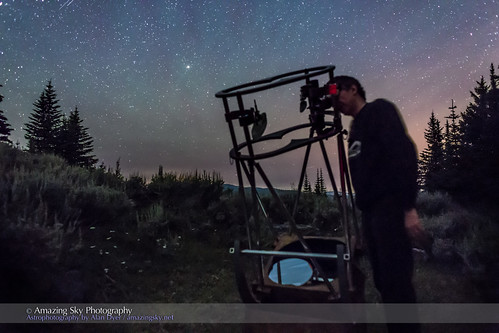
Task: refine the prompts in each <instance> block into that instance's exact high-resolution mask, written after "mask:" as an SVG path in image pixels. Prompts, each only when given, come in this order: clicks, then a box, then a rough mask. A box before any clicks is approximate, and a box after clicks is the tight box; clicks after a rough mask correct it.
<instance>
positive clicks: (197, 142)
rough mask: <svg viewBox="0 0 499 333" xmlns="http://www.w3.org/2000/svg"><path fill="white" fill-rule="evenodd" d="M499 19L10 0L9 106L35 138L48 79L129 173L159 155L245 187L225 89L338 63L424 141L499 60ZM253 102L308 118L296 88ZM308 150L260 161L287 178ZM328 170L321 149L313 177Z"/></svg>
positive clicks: (97, 148) (364, 5)
mask: <svg viewBox="0 0 499 333" xmlns="http://www.w3.org/2000/svg"><path fill="white" fill-rule="evenodd" d="M498 15H499V2H498V1H491V0H487V1H483V0H482V1H414V0H407V1H403V0H401V1H374V0H373V1H367V0H364V1H361V0H359V1H347V0H343V1H325V0H324V1H291V0H289V1H277V0H275V1H263V0H261V1H257V0H255V1H235V0H227V1H203V0H194V1H188V0H182V1H154V0H142V1H139V0H135V1H131V0H119V1H118V0H105V1H104V0H60V1H56V0H45V1H43V0H38V1H35V0H24V1H22V0H15V1H14V0H3V1H2V0H0V84H3V88H1V90H0V93H1V94H2V95H4V97H5V99H4V101H3V102H2V103H1V104H0V109H2V110H4V114H5V116H6V117H7V118H8V121H9V123H10V124H11V125H12V127H13V128H14V131H13V132H12V134H11V139H12V141H14V142H16V141H19V142H20V144H21V145H22V146H25V145H26V141H25V139H24V134H25V131H24V130H23V129H22V128H23V126H24V124H25V123H26V122H28V116H29V114H30V113H31V112H32V109H33V105H32V104H33V102H35V101H36V100H37V99H38V98H39V96H40V94H41V92H42V91H43V89H44V88H45V86H46V84H47V82H48V80H52V84H53V85H54V88H55V90H56V93H57V97H58V98H59V99H60V102H59V104H60V105H61V110H62V111H63V112H64V113H66V114H69V112H70V111H71V110H72V109H74V107H75V106H77V107H78V110H79V111H80V114H81V117H82V118H83V119H84V125H85V126H86V127H88V128H89V134H90V135H91V136H92V137H93V138H94V139H95V142H94V153H95V154H96V156H97V158H99V164H100V163H101V162H104V163H105V164H106V165H107V166H111V167H114V166H115V163H116V161H117V160H118V159H120V161H121V168H122V171H123V173H124V174H125V175H129V174H130V173H138V174H140V175H143V176H146V177H148V178H150V176H151V175H152V174H153V173H155V172H157V169H158V166H159V165H163V167H164V169H165V170H167V171H174V172H189V171H194V170H196V169H198V170H206V171H209V172H211V171H213V170H215V171H218V172H220V173H221V174H222V177H223V178H224V180H225V182H226V183H235V182H236V177H235V166H234V165H231V164H230V160H229V156H228V152H229V149H230V148H231V142H230V137H229V132H228V127H227V125H226V123H225V120H224V117H223V108H222V101H221V99H218V98H215V93H216V92H218V91H220V90H222V89H226V88H229V87H232V86H235V85H238V84H242V83H246V82H250V81H254V80H258V79H263V78H266V77H270V76H274V75H277V74H282V73H285V72H289V71H293V70H300V69H303V68H308V67H315V66H323V65H335V66H336V71H335V74H336V75H351V76H355V77H357V78H358V79H359V80H360V81H361V83H362V84H363V85H364V87H365V89H366V91H367V98H368V100H373V99H376V98H381V97H382V98H387V99H389V100H391V101H393V102H394V103H396V104H397V106H398V107H399V109H400V111H401V114H402V115H403V117H404V119H405V122H406V125H407V127H408V130H409V133H410V135H411V136H412V138H413V139H414V141H415V142H416V144H417V146H418V149H419V151H421V150H423V149H424V148H425V141H424V137H423V133H424V130H425V128H426V127H427V122H428V120H429V116H430V114H431V112H432V110H434V111H435V113H436V114H437V115H438V117H439V118H440V120H441V121H442V122H443V121H445V119H444V116H447V115H448V112H449V109H448V107H449V106H450V105H451V99H454V100H455V104H456V105H457V109H456V111H457V112H458V113H459V112H462V111H464V109H465V107H466V105H467V104H468V103H469V102H470V99H469V91H470V90H472V89H473V88H474V87H475V85H476V84H475V81H477V80H479V79H480V76H481V75H484V76H485V78H486V80H487V81H488V79H489V78H488V74H489V66H490V63H491V62H494V63H495V65H496V66H497V65H499V42H498V39H499V16H498ZM496 68H497V67H496ZM321 83H325V82H321ZM255 98H256V99H257V102H258V106H259V108H260V110H261V111H264V112H266V113H267V116H268V119H269V127H268V132H269V131H272V130H274V129H279V128H284V127H287V126H290V125H294V124H299V123H303V122H307V121H308V120H307V115H306V114H305V113H303V114H300V113H299V85H292V86H290V87H281V88H279V89H275V90H272V91H269V92H267V93H263V94H259V95H258V96H256V97H255ZM251 104H252V100H251ZM248 106H251V105H248ZM344 124H345V125H346V126H347V127H348V120H347V119H346V118H345V119H344ZM268 132H266V133H268ZM331 146H334V145H332V144H331ZM303 152H304V151H303V150H300V151H297V152H293V153H290V154H286V155H283V156H281V157H279V158H277V159H274V160H265V161H262V166H263V167H264V168H266V169H267V170H268V173H269V176H270V177H271V180H272V181H273V183H274V184H276V185H278V186H281V187H289V186H290V185H291V184H297V182H298V178H297V176H298V174H297V171H296V167H299V166H300V165H301V163H302V156H303ZM331 156H332V157H334V154H332V155H331ZM322 167H323V165H321V163H320V160H319V159H318V158H317V152H315V151H314V157H313V158H312V161H311V163H310V164H309V168H308V171H307V173H308V176H309V178H311V179H315V173H316V170H317V168H322Z"/></svg>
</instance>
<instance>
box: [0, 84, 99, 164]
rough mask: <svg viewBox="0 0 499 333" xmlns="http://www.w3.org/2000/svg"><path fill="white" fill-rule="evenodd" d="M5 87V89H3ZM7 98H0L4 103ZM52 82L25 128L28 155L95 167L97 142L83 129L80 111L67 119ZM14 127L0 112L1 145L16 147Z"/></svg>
mask: <svg viewBox="0 0 499 333" xmlns="http://www.w3.org/2000/svg"><path fill="white" fill-rule="evenodd" d="M0 87H1V85H0ZM2 100H3V96H2V95H0V102H1V101H2ZM58 103H59V100H58V99H57V94H56V92H55V89H54V86H53V85H52V81H48V83H47V85H46V87H45V89H44V90H43V92H42V93H41V95H40V97H39V98H38V100H36V101H35V102H34V103H33V106H34V109H33V112H32V113H31V114H30V116H29V121H28V123H26V124H25V130H26V134H25V135H24V137H25V138H26V140H27V141H28V151H29V152H31V153H47V154H54V155H58V156H61V157H62V158H64V159H65V160H66V161H67V162H68V163H69V164H70V165H75V166H81V167H93V166H94V165H95V163H97V159H96V158H95V155H93V154H92V151H93V139H92V137H91V136H90V135H89V134H88V128H87V127H84V126H83V120H82V119H81V117H80V112H79V111H78V107H75V109H74V110H73V111H71V112H70V113H69V116H66V115H64V114H63V113H62V112H61V111H60V105H59V104H58ZM11 132H12V127H11V126H10V124H9V123H8V121H7V118H6V117H5V116H4V114H3V111H2V110H0V142H2V141H3V142H7V143H9V144H12V141H11V140H10V139H9V135H10V133H11Z"/></svg>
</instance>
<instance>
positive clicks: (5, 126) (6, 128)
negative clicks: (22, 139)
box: [0, 84, 12, 144]
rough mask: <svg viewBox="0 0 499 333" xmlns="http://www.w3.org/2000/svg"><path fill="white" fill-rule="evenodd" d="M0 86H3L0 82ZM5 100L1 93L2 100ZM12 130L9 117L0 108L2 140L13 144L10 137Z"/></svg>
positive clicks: (0, 133)
mask: <svg viewBox="0 0 499 333" xmlns="http://www.w3.org/2000/svg"><path fill="white" fill-rule="evenodd" d="M0 87H3V86H2V85H1V84H0ZM2 101H3V96H2V95H1V94H0V102H2ZM10 132H12V127H11V126H10V124H9V123H8V122H7V117H5V116H4V114H3V110H0V142H7V143H10V144H12V141H10V139H9V135H10Z"/></svg>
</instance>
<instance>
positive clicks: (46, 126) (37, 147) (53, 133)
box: [24, 81, 61, 154]
mask: <svg viewBox="0 0 499 333" xmlns="http://www.w3.org/2000/svg"><path fill="white" fill-rule="evenodd" d="M58 102H59V100H57V94H56V93H55V90H54V87H53V86H52V81H49V82H48V84H47V86H46V87H45V90H44V91H43V92H42V93H41V95H40V98H39V99H38V100H37V101H36V102H35V103H33V106H34V107H35V108H34V109H33V113H32V114H31V115H30V116H29V122H28V123H27V124H26V126H25V127H26V134H25V136H24V137H25V138H26V139H27V140H28V150H29V151H30V152H33V153H53V154H60V142H59V137H60V136H59V134H60V133H59V131H60V129H61V112H60V111H59V108H60V106H59V105H58V104H57V103H58Z"/></svg>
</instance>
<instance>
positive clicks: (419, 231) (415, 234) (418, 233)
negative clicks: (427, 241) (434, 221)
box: [405, 208, 425, 241]
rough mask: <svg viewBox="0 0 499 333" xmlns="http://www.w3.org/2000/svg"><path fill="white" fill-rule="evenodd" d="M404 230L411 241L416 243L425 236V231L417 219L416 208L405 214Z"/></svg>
mask: <svg viewBox="0 0 499 333" xmlns="http://www.w3.org/2000/svg"><path fill="white" fill-rule="evenodd" d="M405 230H406V231H407V234H408V235H409V238H411V239H412V240H413V241H417V240H419V239H421V238H422V237H424V236H425V231H424V229H423V226H422V224H421V220H420V219H419V215H418V212H417V211H416V208H412V209H411V210H408V211H406V212H405Z"/></svg>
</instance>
